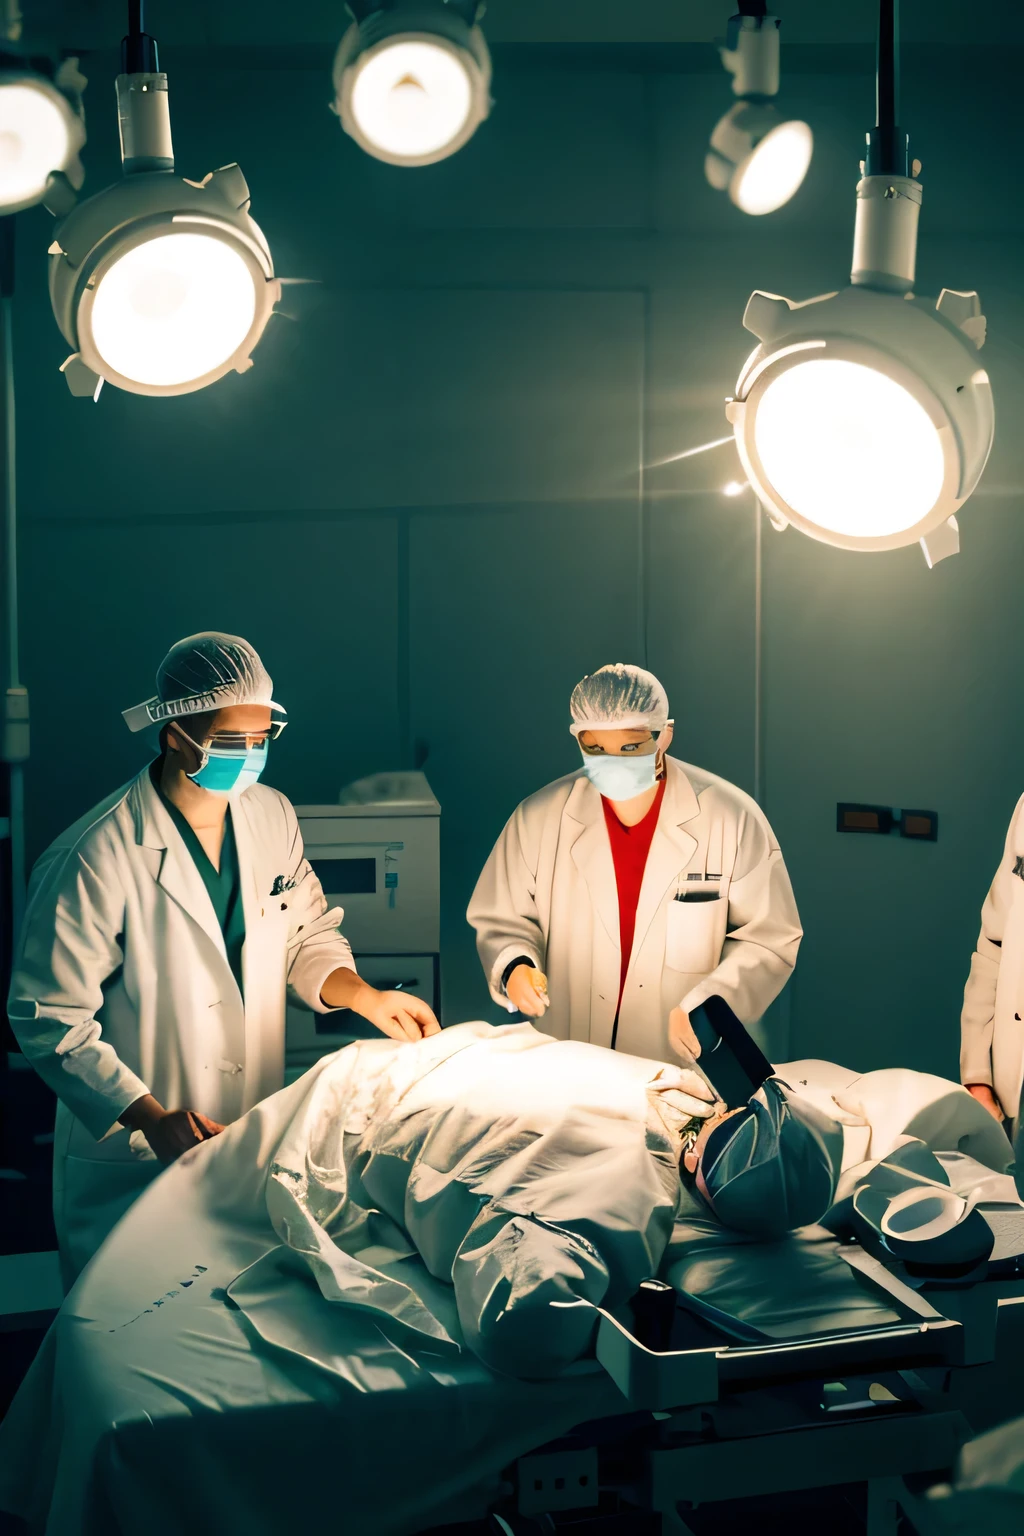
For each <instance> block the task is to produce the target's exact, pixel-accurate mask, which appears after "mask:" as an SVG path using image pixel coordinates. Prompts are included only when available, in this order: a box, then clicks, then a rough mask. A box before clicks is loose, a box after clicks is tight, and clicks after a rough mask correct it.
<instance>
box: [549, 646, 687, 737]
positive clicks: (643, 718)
mask: <svg viewBox="0 0 1024 1536" xmlns="http://www.w3.org/2000/svg"><path fill="white" fill-rule="evenodd" d="M569 713H570V714H571V715H572V724H571V725H570V727H569V729H570V731H571V732H572V734H573V735H574V736H578V735H579V733H580V731H651V732H652V733H654V734H655V735H656V734H657V733H658V732H659V731H663V730H664V729H665V727H666V725H667V724H668V694H667V693H666V692H665V690H664V688H663V687H662V686H661V684H660V683H659V682H658V679H657V678H656V677H655V676H654V674H653V672H645V671H644V669H643V667H634V666H632V665H630V663H628V662H624V661H616V662H613V663H612V665H611V666H608V667H601V669H600V670H599V671H597V672H591V673H590V674H589V675H588V676H587V677H585V678H584V679H583V681H582V682H580V683H577V684H576V687H575V688H574V689H573V691H572V698H571V699H570V700H569Z"/></svg>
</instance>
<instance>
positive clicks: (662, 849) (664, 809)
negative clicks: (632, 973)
mask: <svg viewBox="0 0 1024 1536" xmlns="http://www.w3.org/2000/svg"><path fill="white" fill-rule="evenodd" d="M665 772H666V774H667V776H668V782H667V783H666V785H665V798H664V800H663V801H662V803H661V814H660V816H659V817H658V825H657V827H656V828H655V830H654V837H653V838H652V839H651V847H650V852H649V853H648V855H647V864H646V865H645V867H644V878H643V883H642V885H641V887H640V900H639V901H638V902H637V908H636V930H635V933H634V936H633V953H634V954H637V953H638V952H639V949H640V946H641V944H642V943H643V941H644V939H645V937H646V935H647V930H648V929H649V928H650V926H651V924H652V923H653V922H654V919H655V917H656V916H657V914H658V911H659V909H660V908H661V905H662V902H663V901H664V900H665V896H666V894H667V893H668V891H669V888H670V887H671V886H673V885H674V884H675V882H676V880H677V879H678V877H679V872H680V870H683V869H685V868H686V866H687V865H688V864H689V862H690V860H691V859H692V857H693V852H694V849H695V848H696V847H697V839H696V838H695V837H693V836H691V834H690V833H689V832H687V831H686V829H685V823H686V822H688V821H692V820H693V819H694V817H696V816H698V815H699V814H700V802H699V801H698V799H697V796H696V795H695V794H694V792H693V786H692V785H691V783H690V781H689V779H688V778H687V777H686V774H685V773H684V772H683V770H682V768H681V767H680V766H679V764H678V763H676V762H673V761H672V759H671V758H666V760H665Z"/></svg>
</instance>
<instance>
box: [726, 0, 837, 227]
mask: <svg viewBox="0 0 1024 1536" xmlns="http://www.w3.org/2000/svg"><path fill="white" fill-rule="evenodd" d="M720 52H721V55H722V63H723V64H724V65H725V67H726V69H727V70H728V71H729V73H730V74H731V75H732V89H733V95H735V96H738V97H739V100H738V101H737V103H736V105H735V106H734V107H733V108H732V110H731V111H729V112H727V113H726V114H725V116H724V117H723V118H722V119H721V121H720V122H719V123H718V125H717V127H716V128H715V131H714V133H713V134H712V135H711V148H710V149H709V150H708V154H707V158H706V160H705V161H704V174H705V175H706V176H707V179H708V181H709V182H710V183H711V185H712V186H713V187H717V188H718V190H719V191H720V192H725V191H728V193H729V196H730V198H731V199H732V201H733V202H734V203H735V204H736V207H737V208H740V209H742V211H743V212H744V213H752V214H762V213H774V212H775V210H776V208H781V207H782V205H783V203H788V202H789V199H790V198H791V197H792V196H793V193H794V192H796V190H797V188H798V187H799V186H800V184H801V182H802V181H803V179H804V177H805V176H806V175H807V167H808V166H809V165H810V163H811V155H812V153H813V151H814V135H813V134H812V133H811V130H810V128H809V127H808V125H807V124H806V123H802V122H799V121H798V120H797V119H792V120H789V121H787V120H786V119H784V118H782V117H780V116H779V113H778V110H777V108H776V107H775V105H774V98H775V97H776V96H777V95H778V92H779V18H778V17H777V16H770V15H768V13H767V10H766V7H765V3H764V0H740V11H739V15H738V16H733V17H732V18H731V20H730V22H729V31H728V35H727V38H726V44H725V47H724V48H722V49H721V50H720Z"/></svg>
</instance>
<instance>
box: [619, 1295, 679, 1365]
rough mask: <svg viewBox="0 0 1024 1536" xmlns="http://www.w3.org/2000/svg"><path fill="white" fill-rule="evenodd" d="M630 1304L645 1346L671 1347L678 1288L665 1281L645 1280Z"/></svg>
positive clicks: (636, 1334)
mask: <svg viewBox="0 0 1024 1536" xmlns="http://www.w3.org/2000/svg"><path fill="white" fill-rule="evenodd" d="M630 1307H631V1308H632V1312H633V1336H634V1338H635V1339H636V1340H637V1342H638V1343H640V1344H642V1345H643V1346H644V1348H645V1349H653V1350H656V1351H658V1350H666V1349H668V1347H669V1344H670V1342H671V1339H672V1324H673V1321H674V1320H675V1315H676V1293H675V1288H674V1287H673V1286H671V1285H668V1284H667V1283H666V1281H664V1280H654V1279H650V1280H641V1281H640V1289H639V1290H638V1291H637V1293H636V1295H635V1296H634V1297H633V1300H632V1301H631V1302H630Z"/></svg>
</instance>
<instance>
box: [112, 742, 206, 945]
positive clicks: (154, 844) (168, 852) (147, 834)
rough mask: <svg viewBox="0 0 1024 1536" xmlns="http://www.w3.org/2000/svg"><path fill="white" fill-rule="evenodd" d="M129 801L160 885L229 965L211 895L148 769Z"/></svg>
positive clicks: (134, 786)
mask: <svg viewBox="0 0 1024 1536" xmlns="http://www.w3.org/2000/svg"><path fill="white" fill-rule="evenodd" d="M129 799H130V800H131V804H132V813H133V815H134V817H135V829H136V837H137V839H138V841H139V843H140V845H141V846H142V847H143V848H145V849H148V850H149V855H148V857H149V859H151V860H152V868H153V874H154V876H155V879H156V881H157V884H158V885H159V886H160V888H161V889H162V890H164V891H166V893H167V895H168V896H169V897H170V898H171V900H172V901H174V902H176V903H177V905H178V906H179V907H180V908H181V909H182V911H183V912H185V913H187V914H188V916H189V917H190V918H191V919H192V921H193V922H194V923H196V924H197V925H198V926H199V927H200V928H201V929H202V930H203V932H204V933H205V934H206V936H207V938H208V939H209V940H210V943H211V944H212V945H213V946H214V948H215V949H217V950H218V951H219V952H220V954H221V955H223V957H224V962H225V964H226V963H227V950H226V949H225V948H224V935H223V933H222V932H221V928H220V923H219V922H218V921H217V914H216V913H215V912H214V910H213V902H212V901H211V900H210V893H209V892H208V891H207V889H206V886H205V884H204V883H203V877H202V875H201V874H200V873H199V871H198V869H197V868H196V866H195V861H194V859H193V858H192V855H191V854H190V853H189V851H188V849H187V848H186V847H185V844H184V843H183V842H182V839H181V836H180V834H179V832H178V829H177V827H176V826H175V825H174V823H173V821H172V820H171V818H170V814H169V813H168V811H167V808H166V806H165V805H164V803H163V801H162V800H161V799H160V796H159V795H158V794H157V792H156V789H155V788H154V787H153V781H152V780H151V778H150V776H149V769H148V768H146V769H145V770H144V772H143V773H140V774H139V777H138V778H137V779H136V780H135V783H134V784H133V786H132V788H131V790H130V791H129ZM156 856H158V858H157V857H156ZM158 860H159V862H158Z"/></svg>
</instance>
